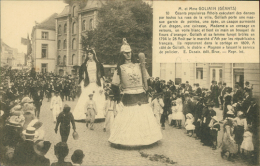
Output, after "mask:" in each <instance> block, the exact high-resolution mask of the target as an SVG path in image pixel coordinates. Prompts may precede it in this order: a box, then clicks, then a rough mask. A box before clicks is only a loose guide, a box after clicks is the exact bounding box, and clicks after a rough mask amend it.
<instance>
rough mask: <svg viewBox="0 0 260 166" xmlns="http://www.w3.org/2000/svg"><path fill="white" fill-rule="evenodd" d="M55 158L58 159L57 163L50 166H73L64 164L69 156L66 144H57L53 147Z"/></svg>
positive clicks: (69, 163)
mask: <svg viewBox="0 0 260 166" xmlns="http://www.w3.org/2000/svg"><path fill="white" fill-rule="evenodd" d="M54 153H55V156H56V157H57V158H58V162H55V163H52V164H51V166H73V165H72V163H71V162H65V160H64V159H65V157H66V156H67V155H68V154H69V148H68V145H67V143H65V142H59V143H57V144H56V145H55V146H54Z"/></svg>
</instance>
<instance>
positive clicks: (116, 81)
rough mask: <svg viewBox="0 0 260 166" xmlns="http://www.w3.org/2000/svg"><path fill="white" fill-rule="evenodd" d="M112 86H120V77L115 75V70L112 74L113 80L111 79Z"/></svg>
mask: <svg viewBox="0 0 260 166" xmlns="http://www.w3.org/2000/svg"><path fill="white" fill-rule="evenodd" d="M112 84H113V85H116V86H119V84H120V77H119V75H118V74H117V70H115V72H114V75H113V79H112Z"/></svg>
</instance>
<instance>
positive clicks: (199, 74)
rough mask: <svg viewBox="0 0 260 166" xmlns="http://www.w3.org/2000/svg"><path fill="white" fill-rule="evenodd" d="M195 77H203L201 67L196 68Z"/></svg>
mask: <svg viewBox="0 0 260 166" xmlns="http://www.w3.org/2000/svg"><path fill="white" fill-rule="evenodd" d="M196 79H201V80H202V79H203V68H196Z"/></svg>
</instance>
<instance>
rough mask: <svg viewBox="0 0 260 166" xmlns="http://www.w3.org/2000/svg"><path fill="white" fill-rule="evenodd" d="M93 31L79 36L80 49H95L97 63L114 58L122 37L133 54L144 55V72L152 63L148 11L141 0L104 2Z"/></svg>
mask: <svg viewBox="0 0 260 166" xmlns="http://www.w3.org/2000/svg"><path fill="white" fill-rule="evenodd" d="M97 21H98V25H97V27H96V29H94V30H91V31H88V32H87V33H86V37H84V36H83V37H82V47H83V48H86V47H87V45H89V46H92V47H94V48H95V49H96V53H97V56H98V58H99V59H100V61H102V62H104V63H111V62H112V63H113V61H114V59H117V58H115V57H117V56H118V54H119V52H120V48H121V45H122V39H123V38H126V39H127V42H128V43H129V44H130V46H131V48H132V51H133V53H134V54H138V53H139V52H144V53H145V54H146V58H147V66H148V72H149V73H151V62H152V35H153V34H152V33H153V31H152V30H153V15H152V8H151V7H150V6H149V5H148V4H147V3H145V2H143V1H141V0H135V1H108V2H107V3H106V4H105V5H103V6H102V7H101V8H100V9H99V11H98V20H97Z"/></svg>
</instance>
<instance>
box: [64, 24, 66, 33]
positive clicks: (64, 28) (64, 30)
mask: <svg viewBox="0 0 260 166" xmlns="http://www.w3.org/2000/svg"><path fill="white" fill-rule="evenodd" d="M64 33H65V34H66V33H67V24H65V25H64Z"/></svg>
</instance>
